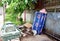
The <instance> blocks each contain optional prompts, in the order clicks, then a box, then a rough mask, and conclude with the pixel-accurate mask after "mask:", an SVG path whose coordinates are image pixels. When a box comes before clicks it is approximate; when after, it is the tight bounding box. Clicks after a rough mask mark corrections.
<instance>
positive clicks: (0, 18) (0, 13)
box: [0, 7, 4, 30]
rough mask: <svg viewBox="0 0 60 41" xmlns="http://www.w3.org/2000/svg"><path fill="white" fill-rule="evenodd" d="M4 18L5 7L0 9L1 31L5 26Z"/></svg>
mask: <svg viewBox="0 0 60 41" xmlns="http://www.w3.org/2000/svg"><path fill="white" fill-rule="evenodd" d="M3 22H4V18H3V7H0V30H1V28H2V26H3Z"/></svg>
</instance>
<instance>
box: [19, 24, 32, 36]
mask: <svg viewBox="0 0 60 41" xmlns="http://www.w3.org/2000/svg"><path fill="white" fill-rule="evenodd" d="M20 29H21V31H22V32H21V34H22V37H28V36H32V35H33V32H32V24H30V23H25V24H24V25H23V26H22V27H21V28H20Z"/></svg>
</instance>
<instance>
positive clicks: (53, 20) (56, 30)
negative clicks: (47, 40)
mask: <svg viewBox="0 0 60 41" xmlns="http://www.w3.org/2000/svg"><path fill="white" fill-rule="evenodd" d="M46 30H47V31H48V32H50V33H52V34H57V35H60V12H55V13H53V12H48V15H47V20H46Z"/></svg>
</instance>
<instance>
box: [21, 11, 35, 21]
mask: <svg viewBox="0 0 60 41" xmlns="http://www.w3.org/2000/svg"><path fill="white" fill-rule="evenodd" d="M34 15H35V13H34V10H29V11H28V10H26V22H33V20H34ZM22 18H23V19H24V12H23V14H22ZM23 21H24V20H23Z"/></svg>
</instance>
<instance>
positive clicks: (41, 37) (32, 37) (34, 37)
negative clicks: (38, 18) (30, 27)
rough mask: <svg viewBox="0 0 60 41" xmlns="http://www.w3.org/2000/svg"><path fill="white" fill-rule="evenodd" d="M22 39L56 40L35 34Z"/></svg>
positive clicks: (32, 40)
mask: <svg viewBox="0 0 60 41" xmlns="http://www.w3.org/2000/svg"><path fill="white" fill-rule="evenodd" d="M22 41H56V40H53V39H50V38H49V37H48V36H46V35H36V36H31V37H27V38H23V39H22Z"/></svg>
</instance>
